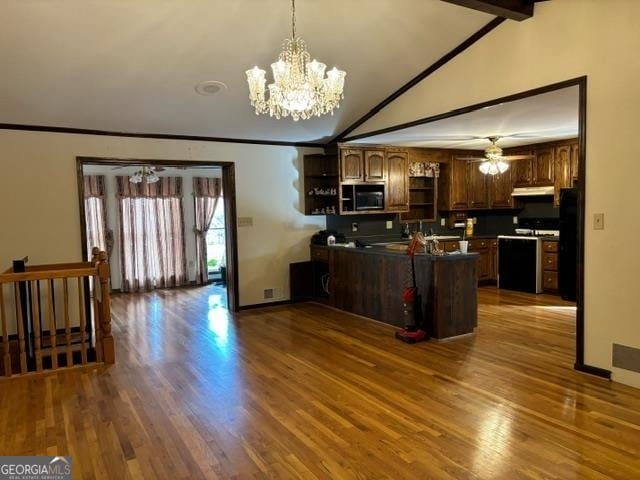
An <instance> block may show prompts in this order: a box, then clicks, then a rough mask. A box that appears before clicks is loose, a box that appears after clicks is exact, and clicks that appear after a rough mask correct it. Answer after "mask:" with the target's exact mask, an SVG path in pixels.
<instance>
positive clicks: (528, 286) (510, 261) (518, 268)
mask: <svg viewBox="0 0 640 480" xmlns="http://www.w3.org/2000/svg"><path fill="white" fill-rule="evenodd" d="M498 288H504V289H507V290H516V291H518V292H529V293H541V292H542V241H541V240H540V239H539V238H537V237H532V236H516V235H513V236H512V235H498Z"/></svg>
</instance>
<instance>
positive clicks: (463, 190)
mask: <svg viewBox="0 0 640 480" xmlns="http://www.w3.org/2000/svg"><path fill="white" fill-rule="evenodd" d="M449 171H450V173H449V179H448V180H449V198H450V203H451V205H450V209H451V210H466V209H467V208H469V200H468V197H467V161H466V160H458V159H457V158H452V159H451V162H450V163H449Z"/></svg>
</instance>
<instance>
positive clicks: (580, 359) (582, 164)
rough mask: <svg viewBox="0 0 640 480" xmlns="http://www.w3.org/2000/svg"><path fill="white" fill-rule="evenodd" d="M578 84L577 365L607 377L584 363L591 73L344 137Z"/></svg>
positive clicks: (420, 122) (393, 128)
mask: <svg viewBox="0 0 640 480" xmlns="http://www.w3.org/2000/svg"><path fill="white" fill-rule="evenodd" d="M572 86H577V87H578V187H577V188H578V244H577V259H576V260H577V261H576V270H577V272H576V274H577V288H576V346H575V363H574V365H573V368H574V369H575V370H579V371H581V372H586V373H590V374H593V375H597V376H600V377H604V378H611V371H610V370H605V369H603V368H599V367H595V366H592V365H587V364H585V363H584V331H585V330H584V234H585V196H586V195H585V190H586V151H587V76H586V75H584V76H581V77H576V78H572V79H569V80H564V81H562V82H558V83H553V84H550V85H545V86H542V87H538V88H534V89H531V90H526V91H523V92H519V93H516V94H513V95H508V96H505V97H500V98H496V99H493V100H488V101H486V102H481V103H476V104H474V105H469V106H466V107H462V108H458V109H455V110H452V111H450V112H446V113H442V114H438V115H433V116H430V117H425V118H421V119H418V120H413V121H411V122H406V123H402V124H399V125H394V126H391V127H386V128H382V129H379V130H374V131H371V132H367V133H362V134H358V135H353V136H351V137H346V138H344V139H343V140H342V141H343V142H349V141H353V140H357V139H361V138H368V137H372V136H376V135H380V134H383V133H390V132H395V131H398V130H403V129H405V128H409V127H414V126H416V125H423V124H426V123H431V122H435V121H438V120H442V119H445V118H451V117H456V116H459V115H464V114H467V113H471V112H475V111H477V110H481V109H483V108H486V107H491V106H494V105H498V104H501V103H507V102H513V101H516V100H521V99H523V98H528V97H533V96H536V95H540V94H542V93H547V92H552V91H555V90H561V89H564V88H568V87H572Z"/></svg>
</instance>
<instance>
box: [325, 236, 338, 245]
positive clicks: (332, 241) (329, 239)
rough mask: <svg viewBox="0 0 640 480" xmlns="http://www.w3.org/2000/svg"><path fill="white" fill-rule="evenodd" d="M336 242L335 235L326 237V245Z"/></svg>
mask: <svg viewBox="0 0 640 480" xmlns="http://www.w3.org/2000/svg"><path fill="white" fill-rule="evenodd" d="M335 244H336V237H334V236H333V235H329V236H328V237H327V245H335Z"/></svg>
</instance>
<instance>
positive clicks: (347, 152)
mask: <svg viewBox="0 0 640 480" xmlns="http://www.w3.org/2000/svg"><path fill="white" fill-rule="evenodd" d="M385 177H386V168H385V152H384V150H376V149H367V150H364V149H355V148H354V149H343V150H341V151H340V180H341V181H342V182H349V183H352V182H384V181H385Z"/></svg>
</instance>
